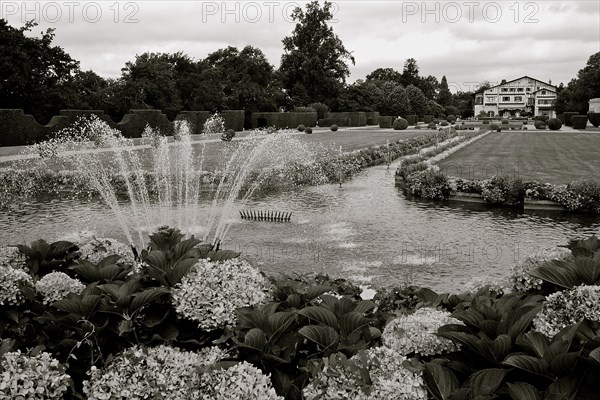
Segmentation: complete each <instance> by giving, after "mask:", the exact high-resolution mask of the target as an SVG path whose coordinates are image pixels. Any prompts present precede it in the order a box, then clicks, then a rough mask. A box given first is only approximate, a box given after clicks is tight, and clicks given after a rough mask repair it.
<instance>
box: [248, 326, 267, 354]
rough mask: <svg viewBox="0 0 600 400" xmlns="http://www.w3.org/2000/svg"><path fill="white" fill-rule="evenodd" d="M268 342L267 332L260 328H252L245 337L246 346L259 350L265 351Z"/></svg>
mask: <svg viewBox="0 0 600 400" xmlns="http://www.w3.org/2000/svg"><path fill="white" fill-rule="evenodd" d="M266 344H267V337H266V335H265V332H264V331H263V330H262V329H259V328H252V329H250V330H249V331H248V333H246V336H245V337H244V343H243V345H244V347H249V348H252V349H255V350H258V351H264V349H265V345H266Z"/></svg>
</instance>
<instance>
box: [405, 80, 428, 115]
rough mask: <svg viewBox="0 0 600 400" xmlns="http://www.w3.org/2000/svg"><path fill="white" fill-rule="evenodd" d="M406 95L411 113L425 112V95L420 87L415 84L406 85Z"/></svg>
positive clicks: (421, 113)
mask: <svg viewBox="0 0 600 400" xmlns="http://www.w3.org/2000/svg"><path fill="white" fill-rule="evenodd" d="M406 95H407V96H408V101H409V102H410V106H411V108H412V112H413V113H415V114H417V115H419V116H423V115H425V114H427V97H425V95H424V94H423V92H422V91H421V89H419V88H418V87H416V86H415V85H408V86H407V87H406Z"/></svg>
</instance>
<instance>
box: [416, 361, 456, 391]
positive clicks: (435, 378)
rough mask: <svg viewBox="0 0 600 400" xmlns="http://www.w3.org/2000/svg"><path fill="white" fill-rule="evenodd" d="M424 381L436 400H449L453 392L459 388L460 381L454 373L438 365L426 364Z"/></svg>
mask: <svg viewBox="0 0 600 400" xmlns="http://www.w3.org/2000/svg"><path fill="white" fill-rule="evenodd" d="M423 380H424V381H425V385H426V386H427V390H428V391H429V393H430V394H431V395H432V396H433V397H434V399H435V400H447V399H449V398H450V395H451V394H452V392H454V391H455V390H456V388H457V387H458V379H457V378H456V376H455V375H454V374H453V373H452V371H450V370H449V369H448V368H446V367H444V366H442V365H440V364H436V363H426V364H425V370H424V371H423Z"/></svg>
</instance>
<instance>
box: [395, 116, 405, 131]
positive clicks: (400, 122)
mask: <svg viewBox="0 0 600 400" xmlns="http://www.w3.org/2000/svg"><path fill="white" fill-rule="evenodd" d="M393 128H394V129H395V130H397V131H403V130H405V129H406V128H408V121H407V120H405V119H404V118H396V120H395V121H394V126H393Z"/></svg>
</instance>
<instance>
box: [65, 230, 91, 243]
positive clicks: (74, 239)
mask: <svg viewBox="0 0 600 400" xmlns="http://www.w3.org/2000/svg"><path fill="white" fill-rule="evenodd" d="M95 237H96V234H95V233H94V232H92V231H88V230H81V231H76V232H72V233H69V234H67V235H64V236H62V237H61V238H60V239H59V240H62V241H65V242H71V243H75V244H76V245H78V246H79V247H82V246H85V245H86V244H88V243H90V242H91V241H92V240H94V238H95Z"/></svg>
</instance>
